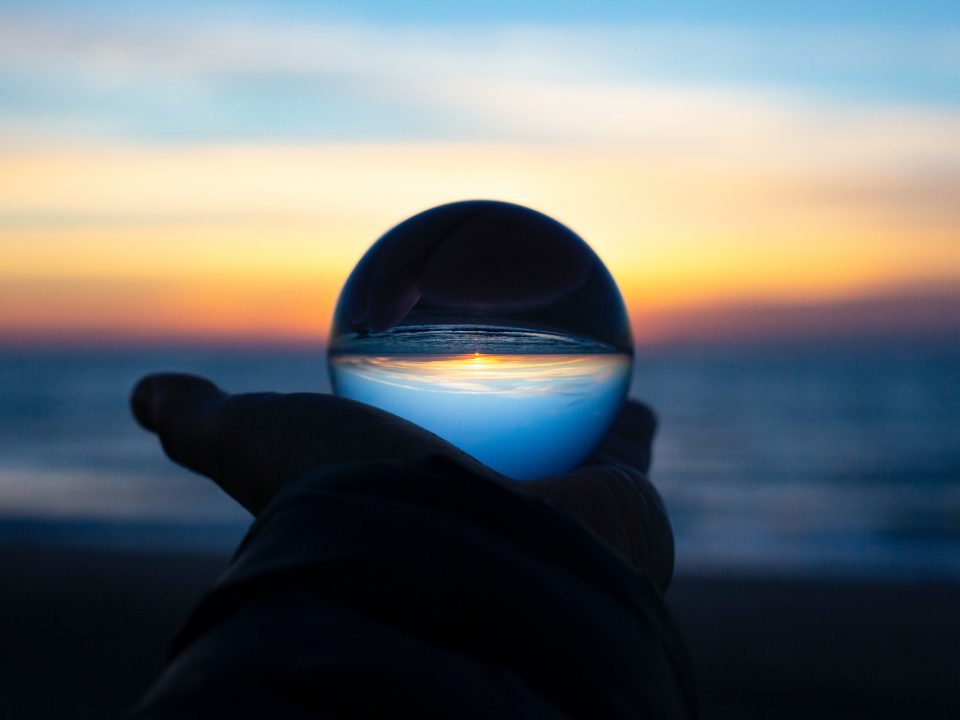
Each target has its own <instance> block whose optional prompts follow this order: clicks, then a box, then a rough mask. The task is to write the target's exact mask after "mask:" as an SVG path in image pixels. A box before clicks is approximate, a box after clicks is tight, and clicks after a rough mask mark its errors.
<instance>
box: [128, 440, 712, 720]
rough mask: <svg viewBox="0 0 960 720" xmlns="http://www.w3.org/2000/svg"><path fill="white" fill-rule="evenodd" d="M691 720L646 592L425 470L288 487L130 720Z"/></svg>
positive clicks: (528, 512) (503, 493)
mask: <svg viewBox="0 0 960 720" xmlns="http://www.w3.org/2000/svg"><path fill="white" fill-rule="evenodd" d="M696 713H697V710H696V698H695V692H694V688H693V680H692V673H691V670H690V664H689V661H688V659H687V656H686V650H685V648H684V645H683V642H682V639H681V637H680V635H679V633H678V631H677V629H676V627H675V625H674V622H673V620H672V619H671V617H670V614H669V612H668V610H667V608H666V605H665V603H664V601H663V598H662V597H661V595H660V593H659V592H658V591H657V590H656V589H655V587H654V586H653V584H652V583H651V582H650V581H649V580H647V578H645V577H644V576H642V575H641V574H639V573H638V572H636V571H635V570H633V569H632V568H631V567H630V566H628V564H627V563H626V562H624V561H622V560H621V559H620V558H619V557H618V556H617V555H615V554H614V553H613V552H612V551H611V550H610V549H609V548H608V547H607V546H606V545H605V544H604V543H603V541H601V540H600V539H599V538H597V537H596V536H595V535H593V534H592V533H591V532H590V531H589V530H587V529H586V528H585V527H584V526H582V525H581V524H580V523H578V522H577V521H576V520H574V519H573V518H572V517H570V516H567V515H565V514H564V513H563V512H561V511H559V510H558V509H556V508H554V507H553V506H551V505H548V504H546V503H544V502H542V501H539V500H536V499H532V498H529V497H526V496H523V495H520V494H519V493H516V492H514V491H512V490H510V489H508V488H506V487H502V486H500V485H497V484H495V483H493V482H491V481H490V480H488V479H485V478H481V477H478V476H475V475H473V474H472V473H470V472H469V471H467V470H466V469H464V468H462V467H461V466H459V465H457V464H455V463H453V462H452V461H450V460H446V459H443V458H438V457H431V458H426V459H424V460H420V461H417V462H408V463H403V464H392V463H353V464H348V465H339V466H333V467H325V468H322V469H317V470H314V471H311V472H308V473H305V474H303V475H301V476H300V477H298V478H297V479H296V480H295V481H293V482H291V483H290V484H289V485H288V486H287V487H286V488H285V489H284V490H283V491H282V492H281V493H280V494H279V495H278V496H277V497H276V498H274V500H273V501H272V502H271V504H270V505H269V506H268V507H267V508H266V509H265V510H264V511H263V512H262V513H261V515H260V516H259V518H258V519H257V520H256V522H255V523H254V524H253V526H252V527H251V529H250V531H249V533H248V534H247V536H246V537H245V538H244V540H243V542H242V543H241V545H240V547H239V549H238V550H237V552H236V554H235V556H234V558H233V560H232V561H231V564H230V567H229V568H228V570H227V571H226V573H225V575H224V576H223V578H222V579H221V580H220V581H219V582H218V584H217V585H216V586H215V587H214V589H213V590H212V591H211V592H210V593H208V594H207V596H206V597H205V598H204V599H203V600H202V601H201V603H200V604H199V606H198V607H197V608H196V610H195V611H194V613H193V615H192V616H191V618H190V619H189V620H188V622H187V624H186V626H185V627H184V629H183V630H182V631H181V633H180V634H179V636H178V637H177V638H176V640H175V641H174V645H173V649H172V654H171V658H170V660H169V662H168V665H167V667H166V669H165V670H164V672H163V673H162V675H161V676H160V678H159V679H158V680H157V682H156V683H155V685H154V686H153V687H152V688H151V690H150V691H149V692H148V693H147V695H146V696H145V698H144V699H143V700H142V701H141V703H140V705H139V706H138V707H137V708H136V709H135V710H134V714H133V716H134V717H135V718H137V719H138V720H148V719H149V720H159V719H161V718H174V717H175V718H194V717H197V718H200V717H203V718H207V717H231V716H234V717H248V716H257V715H259V716H263V717H289V718H301V717H303V718H308V717H309V718H318V717H319V718H380V717H411V718H508V719H509V718H591V719H601V718H628V717H629V718H690V717H696Z"/></svg>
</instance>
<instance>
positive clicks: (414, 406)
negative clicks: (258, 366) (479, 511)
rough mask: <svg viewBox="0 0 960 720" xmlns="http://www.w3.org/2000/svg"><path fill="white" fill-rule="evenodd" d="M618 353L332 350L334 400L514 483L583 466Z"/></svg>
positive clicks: (621, 385)
mask: <svg viewBox="0 0 960 720" xmlns="http://www.w3.org/2000/svg"><path fill="white" fill-rule="evenodd" d="M631 368H632V358H631V357H630V356H629V355H627V354H626V353H587V354H570V353H563V354H531V355H486V354H482V353H474V354H466V355H395V356H385V355H368V354H358V353H341V354H336V353H335V354H332V355H331V357H330V374H331V379H332V381H333V385H334V389H335V391H336V393H337V394H338V395H343V396H346V397H350V398H353V399H354V400H358V401H360V402H365V403H367V404H370V405H375V406H377V407H379V408H382V409H384V410H386V411H388V412H391V413H393V414H395V415H399V416H401V417H404V418H406V419H408V420H410V421H411V422H414V423H416V424H418V425H420V426H421V427H424V428H426V429H427V430H430V431H431V432H433V433H435V434H437V435H439V436H440V437H441V438H443V439H444V440H447V441H448V442H450V443H452V444H454V445H456V446H457V447H459V448H461V449H462V450H464V451H465V452H467V453H469V454H470V455H472V456H473V457H475V458H477V460H479V461H480V462H482V463H484V464H485V465H488V466H489V467H491V468H493V469H494V470H497V471H498V472H501V473H503V474H504V475H507V476H509V477H512V478H514V479H520V480H522V479H530V478H535V477H542V476H545V475H551V474H556V473H562V472H565V471H567V470H569V469H570V468H572V467H575V466H576V465H578V464H580V463H581V462H583V461H584V460H585V459H586V457H587V456H588V454H589V453H590V452H591V451H592V450H593V449H594V448H595V447H596V445H597V444H598V443H599V442H600V441H601V440H602V438H603V436H604V435H605V434H606V433H607V431H608V430H609V428H610V426H611V424H612V423H613V421H614V419H615V418H616V415H617V412H618V411H619V409H620V406H621V404H622V403H623V398H624V396H625V395H626V391H627V387H628V386H629V383H630V372H631Z"/></svg>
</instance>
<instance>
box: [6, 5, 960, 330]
mask: <svg viewBox="0 0 960 720" xmlns="http://www.w3.org/2000/svg"><path fill="white" fill-rule="evenodd" d="M470 198H492V199H500V200H509V201H512V202H518V203H521V204H525V205H529V206H531V207H534V208H536V209H538V210H541V211H543V212H545V213H547V214H549V215H552V216H553V217H555V218H557V219H558V220H560V221H561V222H564V223H565V224H567V225H569V226H570V227H572V228H573V229H574V230H575V231H577V232H578V233H579V234H580V235H581V236H582V237H584V239H586V240H587V242H588V243H590V244H591V246H592V247H593V248H594V249H595V250H596V251H597V252H598V254H599V255H600V256H601V257H602V258H603V259H604V261H605V262H606V263H607V265H608V267H609V268H610V270H611V272H612V273H613V275H614V276H615V277H616V279H617V280H618V283H619V284H620V286H621V289H622V290H623V293H624V296H625V298H626V300H627V303H628V306H629V307H630V310H631V314H632V317H633V322H634V326H635V328H636V335H637V338H638V340H639V341H640V342H651V343H653V342H659V341H668V340H684V339H697V338H708V339H711V340H714V339H715V340H723V339H731V338H733V339H736V338H739V337H753V336H758V337H765V336H774V335H778V336H779V335H786V336H797V337H800V336H807V335H816V334H817V333H827V334H830V335H843V334H844V333H855V332H858V331H860V330H862V329H863V328H869V329H870V330H871V331H876V332H885V331H890V332H900V331H910V330H915V329H917V328H922V329H924V330H925V331H931V332H936V331H945V332H953V331H954V330H956V329H958V328H960V321H958V320H957V318H958V317H960V5H958V4H955V3H942V2H941V3H928V2H911V3H868V2H848V3H837V2H825V1H820V0H814V1H813V2H805V3H790V4H777V3H769V2H759V1H757V2H754V1H752V0H742V1H741V2H706V1H703V2H670V3H668V2H651V3H635V2H630V3H627V2H618V3H596V4H588V3H557V2H549V3H548V2H533V3H516V2H509V3H508V2H506V1H505V0H491V1H489V2H484V3H480V4H457V3H440V2H428V1H426V0H418V1H415V2H407V3H393V4H388V3H380V2H375V1H374V0H363V1H360V2H350V3H314V2H292V1H288V2H274V3H270V4H254V3H244V2H232V3H226V2H214V3H199V2H189V3H188V2H183V1H181V0H174V1H173V2H167V3H146V2H127V3H106V2H97V1H93V2H85V3H83V4H78V3H68V2H49V1H47V0H40V1H39V2H30V3H25V2H24V3H10V2H0V342H3V341H7V342H32V341H34V340H39V341H49V340H62V341H67V340H70V341H73V340H90V339H101V338H104V339H111V340H121V341H127V340H129V341H144V340H160V341H166V340H177V339H191V340H203V341H215V340H216V341H219V340H237V339H241V340H246V339H255V340H278V341H289V340H293V341H300V340H306V341H310V340H315V339H318V338H322V337H323V335H324V333H325V332H326V329H327V327H328V324H329V320H330V317H331V314H332V309H333V304H334V302H335V300H336V296H337V293H338V291H339V289H340V287H341V285H342V283H343V281H344V279H345V278H346V276H347V274H348V273H349V271H350V270H351V268H352V267H353V265H354V264H355V263H356V261H357V260H358V259H359V257H360V255H362V253H363V252H364V250H365V249H366V248H367V247H368V246H369V245H370V244H371V243H372V242H373V241H374V240H375V239H376V238H377V237H378V236H379V235H380V234H382V233H383V232H384V231H385V230H387V229H388V228H389V227H391V226H392V225H393V224H395V223H397V222H399V221H400V220H402V219H404V218H405V217H407V216H409V215H411V214H413V213H415V212H418V211H420V210H423V209H425V208H427V207H431V206H433V205H437V204H441V203H444V202H449V201H454V200H461V199H470Z"/></svg>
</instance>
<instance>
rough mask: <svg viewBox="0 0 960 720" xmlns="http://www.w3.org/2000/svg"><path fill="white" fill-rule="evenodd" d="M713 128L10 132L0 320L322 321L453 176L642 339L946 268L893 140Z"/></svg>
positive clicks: (19, 332) (275, 330) (914, 279)
mask: <svg viewBox="0 0 960 720" xmlns="http://www.w3.org/2000/svg"><path fill="white" fill-rule="evenodd" d="M722 135H723V134H722V133H721V136H722ZM720 140H722V137H721V138H718V139H717V146H718V147H717V149H718V152H716V153H703V149H702V148H698V149H697V152H688V151H684V150H683V149H680V150H674V151H673V152H670V153H666V154H664V153H660V154H659V155H658V154H657V153H655V152H651V148H649V147H644V146H636V145H635V146H629V145H627V146H620V147H610V146H605V145H602V144H592V145H591V144H583V145H580V146H571V145H570V144H565V145H562V146H549V145H547V146H542V145H540V146H538V145H530V144H527V145H519V144H493V143H486V144H470V143H392V144H368V143H361V144H349V143H342V142H341V143H336V144H327V145H324V144H310V145H292V144H282V145H232V146H216V147H209V146H183V147H160V148H143V147H136V146H126V147H125V146H117V145H108V146H103V147H96V148H89V147H79V148H70V147H62V148H55V149H44V150H39V151H32V152H31V151H25V150H18V151H10V152H7V153H6V154H4V155H3V156H0V213H2V215H3V217H4V218H5V222H4V225H3V226H2V228H0V334H2V335H4V336H5V337H6V338H7V339H14V340H16V339H30V338H55V337H57V336H62V335H65V336H76V335H83V334H87V333H92V334H94V335H105V336H112V337H121V338H122V337H127V336H129V337H137V338H149V337H151V336H178V335H180V336H189V337H194V338H196V337H211V338H217V339H230V338H251V337H252V338H257V337H262V338H286V339H311V338H317V337H321V336H322V335H323V333H324V332H325V331H326V327H327V323H328V320H329V318H330V315H331V312H332V306H333V303H334V301H335V298H336V294H337V292H338V291H339V287H340V285H341V284H342V282H343V280H344V278H345V277H346V275H347V274H348V273H349V271H350V269H351V268H352V266H353V264H354V263H355V262H356V260H357V259H358V258H359V256H360V255H361V254H362V252H363V251H364V250H365V249H366V247H367V246H368V245H369V244H370V243H371V242H372V241H373V240H375V239H376V238H377V237H378V235H379V234H380V233H381V232H383V231H384V230H386V229H387V228H388V227H390V226H391V225H392V224H394V223H395V222H397V221H399V220H401V219H403V218H404V217H406V216H408V215H410V214H412V213H414V212H417V211H419V210H421V209H424V208H426V207H429V206H432V205H435V204H439V203H442V202H447V201H452V200H457V199H465V198H473V197H488V198H499V199H508V200H511V201H514V202H520V203H523V204H528V205H530V206H532V207H534V208H537V209H539V210H542V211H544V212H546V213H548V214H551V215H553V216H554V217H556V218H558V219H559V220H561V221H563V222H565V223H567V224H568V225H570V226H571V227H573V228H574V229H575V230H576V231H578V232H579V233H580V234H581V235H582V236H583V237H584V238H585V239H586V240H587V241H588V242H589V243H590V244H591V245H592V246H593V247H594V248H595V249H596V250H597V252H598V253H599V254H600V255H601V257H602V258H603V259H604V260H605V261H606V262H607V264H608V265H609V267H610V268H611V271H612V272H613V273H614V275H615V277H616V278H617V279H618V281H619V283H620V285H621V288H622V290H623V292H624V295H625V296H626V298H627V301H628V305H629V306H630V307H631V309H632V311H633V312H634V314H635V316H636V318H637V321H636V322H637V323H638V328H637V329H638V337H640V338H641V339H646V340H655V339H657V338H659V337H666V336H670V335H671V334H673V335H675V334H676V333H675V332H673V333H672V331H671V327H670V325H675V326H676V327H677V328H679V327H683V326H685V325H686V326H689V322H686V323H685V322H684V321H682V317H684V315H685V313H686V314H687V315H691V316H696V315H697V314H699V313H700V308H702V307H703V306H711V307H716V306H718V305H721V306H722V305H726V304H731V303H733V304H742V303H743V302H747V303H750V302H760V303H771V302H772V303H781V304H782V303H797V302H799V303H811V302H813V303H816V302H822V301H824V300H829V299H831V298H844V297H849V296H856V295H862V294H870V293H872V292H875V291H886V290H888V289H889V288H890V287H896V286H898V285H909V286H917V285H923V284H930V283H933V284H935V285H937V286H938V287H948V288H951V287H956V286H957V284H958V280H960V239H958V236H957V228H958V227H960V223H958V219H960V210H958V209H957V207H956V206H954V205H952V204H951V203H950V202H948V201H947V200H948V199H939V198H937V197H926V196H924V195H922V194H920V193H919V191H922V190H923V189H924V188H923V187H922V186H921V187H920V188H919V190H917V189H916V188H913V187H912V186H911V183H913V184H919V183H923V182H926V178H922V177H921V178H911V177H909V176H907V177H897V176H896V174H895V173H893V172H892V168H890V167H887V168H885V167H884V162H883V160H884V156H886V157H887V163H888V164H889V165H893V164H894V162H895V161H896V160H898V158H897V157H896V156H897V153H900V154H903V153H904V152H909V151H910V148H907V149H906V150H904V148H901V147H898V146H897V143H896V142H893V143H891V145H892V147H891V146H890V145H887V146H883V147H878V148H876V149H875V153H874V155H869V154H867V155H866V159H864V155H865V153H864V151H863V148H858V149H857V151H855V152H850V151H849V150H848V151H847V153H846V156H844V155H843V154H840V155H839V156H837V155H835V156H834V157H833V162H831V163H826V162H817V161H811V160H810V159H809V158H806V157H804V153H803V152H802V149H794V150H793V151H791V150H785V149H779V150H776V151H774V150H773V148H772V146H768V147H755V148H753V150H752V152H744V153H742V154H738V155H735V156H731V153H728V152H721V151H720V150H722V147H721V143H720ZM894 140H896V138H894ZM940 142H942V143H943V144H945V145H946V144H949V142H951V141H948V140H947V139H940ZM910 143H915V140H913V139H909V141H908V142H907V143H905V144H910ZM901 144H904V143H901ZM956 144H957V143H956V142H953V145H956ZM876 156H879V158H878V157H876ZM891 156H892V158H891ZM918 194H919V196H918ZM641 318H642V320H641ZM664 324H666V326H661V325H664ZM691 332H692V331H691Z"/></svg>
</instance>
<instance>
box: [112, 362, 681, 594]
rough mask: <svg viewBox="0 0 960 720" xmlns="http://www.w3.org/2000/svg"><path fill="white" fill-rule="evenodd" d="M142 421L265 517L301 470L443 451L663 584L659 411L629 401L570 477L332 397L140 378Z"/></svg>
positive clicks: (667, 552) (168, 447) (174, 453)
mask: <svg viewBox="0 0 960 720" xmlns="http://www.w3.org/2000/svg"><path fill="white" fill-rule="evenodd" d="M131 405H132V409H133V413H134V415H135V417H136V418H137V420H138V422H139V423H140V424H141V425H142V426H143V427H145V428H146V429H147V430H150V431H152V432H154V433H156V434H157V435H158V436H159V438H160V442H161V444H162V445H163V448H164V450H165V451H166V453H167V455H168V456H169V457H170V458H171V459H172V460H174V461H175V462H177V463H179V464H180V465H183V466H185V467H187V468H189V469H191V470H194V471H195V472H198V473H201V474H203V475H206V476H207V477H209V478H211V479H212V480H214V481H215V482H216V483H217V484H218V485H219V486H220V487H221V488H223V490H225V491H226V492H227V494H229V495H230V496H231V497H233V498H234V499H235V500H237V502H239V503H240V504H241V505H243V506H244V507H245V508H246V509H247V510H249V511H250V512H251V513H253V514H254V515H257V514H258V513H259V512H260V511H261V510H262V509H263V508H264V507H265V506H266V505H267V504H268V503H269V502H270V500H271V499H272V498H273V497H274V495H276V494H277V492H278V491H279V490H280V489H281V488H282V487H283V486H284V484H285V483H286V482H288V481H289V480H291V479H292V478H294V477H295V476H296V475H298V474H299V473H300V472H302V471H305V470H308V469H310V468H316V467H322V466H324V465H329V464H333V463H344V462H350V461H359V460H380V461H399V460H408V459H410V460H412V459H417V458H422V457H426V456H429V455H437V454H439V455H445V456H447V457H449V458H452V459H454V460H455V461H457V462H459V463H460V464H461V465H464V466H466V467H467V468H469V469H470V470H472V471H474V472H475V473H477V474H480V475H482V476H485V477H487V478H489V479H490V481H491V482H498V483H501V484H504V485H508V486H509V487H511V488H513V489H514V490H516V491H518V492H521V493H526V494H529V495H533V496H536V497H539V498H542V499H544V500H547V501H548V502H552V503H553V504H555V505H557V506H559V507H560V508H561V509H563V510H565V511H567V512H569V513H570V514H572V515H574V516H575V517H576V518H578V519H579V520H580V521H581V522H582V523H584V524H585V525H586V526H588V527H589V528H590V529H592V530H593V531H594V532H595V533H596V534H597V535H599V536H600V537H601V538H603V539H604V540H605V541H606V542H607V543H609V544H610V545H611V546H612V547H613V548H614V549H615V550H617V551H618V552H620V553H621V554H622V555H623V556H624V557H625V558H626V559H627V560H628V561H630V562H631V563H632V564H633V565H634V566H636V567H637V568H639V569H640V570H641V571H643V572H644V573H645V574H646V575H647V576H648V577H649V578H650V579H651V580H652V581H653V582H654V583H655V584H656V585H657V586H658V587H659V588H660V589H661V591H663V590H666V587H667V585H668V584H669V582H670V578H671V575H672V572H673V535H672V532H671V529H670V524H669V521H668V520H667V516H666V513H665V512H664V509H663V505H662V503H661V501H660V498H659V496H658V495H657V492H656V490H655V489H654V487H653V486H652V485H651V484H650V482H649V481H648V480H647V479H646V475H645V473H646V471H647V469H648V468H649V465H650V452H651V442H652V439H653V435H654V432H655V430H656V419H655V417H654V415H653V413H652V412H651V411H650V409H649V408H647V407H646V406H644V405H641V404H639V403H635V402H630V403H628V404H627V405H626V406H625V407H624V410H623V412H622V413H621V415H620V417H619V419H618V421H617V423H616V424H615V426H614V428H613V430H612V431H611V433H610V435H609V437H608V438H607V440H606V441H605V442H604V444H603V445H602V446H601V447H600V448H599V450H598V451H597V453H596V454H595V455H594V457H593V458H591V460H590V462H589V463H588V464H587V465H585V466H583V467H580V468H577V469H575V470H573V471H572V472H570V473H567V474H566V475H561V476H557V477H550V478H542V479H538V480H530V481H523V482H516V481H513V480H510V479H508V478H506V477H504V476H503V475H500V474H499V473H496V472H495V471H493V470H491V469H490V468H488V467H486V466H485V465H483V464H481V463H480V462H478V461H477V460H475V459H474V458H472V457H471V456H469V455H467V454H466V453H464V452H463V451H461V450H459V449H457V448H456V447H454V446H453V445H451V444H450V443H448V442H446V441H444V440H442V439H441V438H439V437H437V436H436V435H434V434H433V433H431V432H429V431H427V430H425V429H423V428H421V427H419V426H418V425H415V424H413V423H411V422H408V421H406V420H404V419H402V418H400V417H397V416H395V415H392V414H390V413H387V412H384V411H382V410H379V409H377V408H374V407H371V406H368V405H364V404H362V403H358V402H356V401H353V400H348V399H346V398H341V397H337V396H334V395H320V394H307V393H298V394H289V395H283V394H276V393H256V394H247V395H229V394H226V393H224V392H223V391H222V390H220V389H219V388H218V387H217V386H216V385H214V384H213V383H211V382H209V381H207V380H204V379H202V378H199V377H195V376H191V375H180V374H163V375H152V376H148V377H146V378H144V379H142V380H141V381H140V382H139V383H138V384H137V386H136V387H135V388H134V391H133V394H132V396H131Z"/></svg>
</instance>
